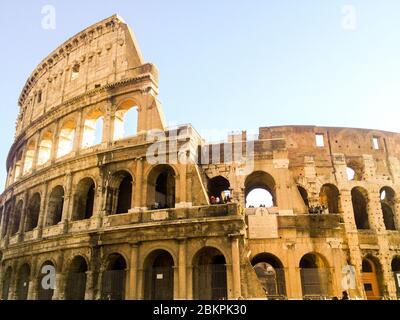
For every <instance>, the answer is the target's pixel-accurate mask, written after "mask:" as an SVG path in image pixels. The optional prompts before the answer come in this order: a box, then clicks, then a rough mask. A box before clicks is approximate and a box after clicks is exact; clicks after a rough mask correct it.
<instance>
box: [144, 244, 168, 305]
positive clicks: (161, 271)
mask: <svg viewBox="0 0 400 320" xmlns="http://www.w3.org/2000/svg"><path fill="white" fill-rule="evenodd" d="M144 268H145V271H144V282H145V285H144V289H145V292H144V297H145V299H146V300H172V299H173V298H174V259H173V258H172V256H171V254H170V253H169V252H167V251H165V250H155V251H153V252H152V253H150V254H149V256H148V257H147V258H146V261H145V266H144Z"/></svg>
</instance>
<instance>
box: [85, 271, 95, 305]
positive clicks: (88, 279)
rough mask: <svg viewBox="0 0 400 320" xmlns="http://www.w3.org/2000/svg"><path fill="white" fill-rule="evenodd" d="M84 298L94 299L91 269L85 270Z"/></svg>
mask: <svg viewBox="0 0 400 320" xmlns="http://www.w3.org/2000/svg"><path fill="white" fill-rule="evenodd" d="M85 300H94V287H93V271H90V270H89V271H86V288H85Z"/></svg>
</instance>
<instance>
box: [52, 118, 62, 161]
mask: <svg viewBox="0 0 400 320" xmlns="http://www.w3.org/2000/svg"><path fill="white" fill-rule="evenodd" d="M59 131H60V121H57V123H56V125H55V128H54V132H53V139H52V142H51V155H50V161H51V163H54V162H55V161H56V159H57V149H58V136H59V133H60V132H59Z"/></svg>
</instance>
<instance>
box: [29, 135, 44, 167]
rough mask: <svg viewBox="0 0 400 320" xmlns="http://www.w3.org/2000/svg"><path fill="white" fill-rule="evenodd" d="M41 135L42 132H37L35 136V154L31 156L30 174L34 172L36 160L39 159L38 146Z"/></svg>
mask: <svg viewBox="0 0 400 320" xmlns="http://www.w3.org/2000/svg"><path fill="white" fill-rule="evenodd" d="M41 134H42V132H41V131H39V133H38V134H37V135H36V144H35V154H34V155H33V162H32V169H31V172H34V171H35V170H36V167H37V162H38V158H39V146H40V138H41Z"/></svg>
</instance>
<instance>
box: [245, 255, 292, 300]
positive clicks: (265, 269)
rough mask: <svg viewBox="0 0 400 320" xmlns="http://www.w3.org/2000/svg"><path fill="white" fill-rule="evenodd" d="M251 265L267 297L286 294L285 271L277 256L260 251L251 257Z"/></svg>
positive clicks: (278, 297)
mask: <svg viewBox="0 0 400 320" xmlns="http://www.w3.org/2000/svg"><path fill="white" fill-rule="evenodd" d="M252 265H253V268H254V271H255V273H256V275H257V278H258V280H259V281H260V284H261V285H262V287H263V289H264V291H265V294H266V296H267V297H268V299H280V298H284V297H285V296H286V287H285V271H284V269H283V265H282V263H281V262H280V261H279V259H278V258H276V257H275V256H273V255H272V254H269V253H261V254H259V255H257V256H255V257H254V258H253V260H252Z"/></svg>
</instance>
